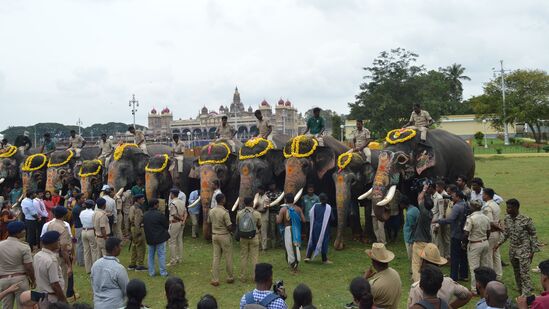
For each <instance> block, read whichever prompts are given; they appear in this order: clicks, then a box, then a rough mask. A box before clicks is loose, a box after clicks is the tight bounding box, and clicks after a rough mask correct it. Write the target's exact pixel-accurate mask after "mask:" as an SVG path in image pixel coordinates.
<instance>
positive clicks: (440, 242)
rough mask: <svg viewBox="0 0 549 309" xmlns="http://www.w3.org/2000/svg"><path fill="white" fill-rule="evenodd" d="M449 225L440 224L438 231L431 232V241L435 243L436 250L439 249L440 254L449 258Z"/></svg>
mask: <svg viewBox="0 0 549 309" xmlns="http://www.w3.org/2000/svg"><path fill="white" fill-rule="evenodd" d="M449 227H450V226H449V225H440V226H439V227H438V231H437V232H436V233H432V234H433V243H434V244H435V245H437V248H438V250H439V251H440V256H442V257H445V258H449V257H450V228H449Z"/></svg>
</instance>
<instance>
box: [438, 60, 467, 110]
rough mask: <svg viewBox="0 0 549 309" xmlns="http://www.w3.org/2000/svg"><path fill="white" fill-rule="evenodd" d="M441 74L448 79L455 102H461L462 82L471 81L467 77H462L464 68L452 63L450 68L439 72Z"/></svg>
mask: <svg viewBox="0 0 549 309" xmlns="http://www.w3.org/2000/svg"><path fill="white" fill-rule="evenodd" d="M441 71H442V73H444V75H445V76H446V78H448V79H449V80H450V82H451V85H452V86H451V87H452V97H453V98H454V99H456V100H457V101H461V95H462V93H463V85H462V83H461V81H462V80H471V78H470V77H469V76H467V75H463V73H464V72H465V68H464V67H462V66H461V64H457V63H454V64H452V65H451V66H447V67H446V68H444V69H442V70H441Z"/></svg>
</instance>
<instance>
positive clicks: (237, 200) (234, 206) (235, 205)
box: [231, 197, 240, 211]
mask: <svg viewBox="0 0 549 309" xmlns="http://www.w3.org/2000/svg"><path fill="white" fill-rule="evenodd" d="M239 202H240V197H238V198H237V199H236V202H234V205H233V208H231V211H235V210H236V207H238V203H239Z"/></svg>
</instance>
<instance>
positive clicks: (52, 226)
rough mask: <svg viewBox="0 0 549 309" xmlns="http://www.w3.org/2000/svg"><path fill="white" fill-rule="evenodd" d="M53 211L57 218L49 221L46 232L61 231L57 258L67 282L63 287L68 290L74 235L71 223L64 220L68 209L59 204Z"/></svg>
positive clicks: (64, 279)
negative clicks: (71, 230)
mask: <svg viewBox="0 0 549 309" xmlns="http://www.w3.org/2000/svg"><path fill="white" fill-rule="evenodd" d="M53 213H54V215H55V219H53V220H52V221H50V222H48V226H47V228H46V232H49V231H56V232H58V233H59V246H60V247H59V254H58V256H57V258H58V262H59V266H61V272H62V275H63V281H64V282H65V286H64V287H63V289H64V290H65V291H66V290H67V284H68V283H69V281H68V278H69V273H72V237H71V232H70V226H69V224H68V223H66V222H65V221H64V220H63V217H65V215H66V214H67V213H68V210H67V208H65V207H63V206H57V207H55V208H54V209H53Z"/></svg>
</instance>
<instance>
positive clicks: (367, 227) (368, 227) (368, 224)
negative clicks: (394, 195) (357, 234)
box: [364, 200, 376, 243]
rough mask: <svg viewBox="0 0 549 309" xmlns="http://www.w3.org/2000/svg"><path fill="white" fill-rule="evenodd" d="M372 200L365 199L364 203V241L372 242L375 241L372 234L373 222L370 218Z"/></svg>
mask: <svg viewBox="0 0 549 309" xmlns="http://www.w3.org/2000/svg"><path fill="white" fill-rule="evenodd" d="M371 214H372V202H371V201H370V200H367V201H366V204H365V205H364V236H366V241H367V242H368V243H372V242H374V241H375V239H376V237H375V234H374V224H373V220H372V216H371Z"/></svg>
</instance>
